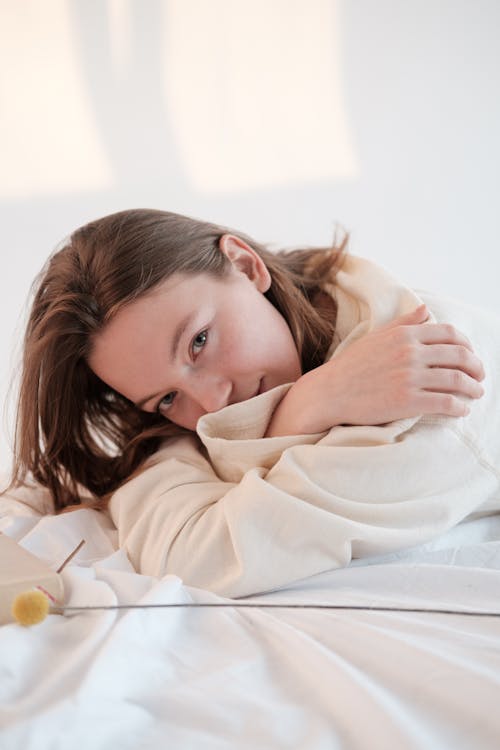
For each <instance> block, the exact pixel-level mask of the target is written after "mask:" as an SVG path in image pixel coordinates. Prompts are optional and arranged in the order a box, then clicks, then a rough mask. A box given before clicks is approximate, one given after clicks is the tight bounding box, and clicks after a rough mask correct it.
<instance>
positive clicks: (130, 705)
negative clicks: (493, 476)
mask: <svg viewBox="0 0 500 750" xmlns="http://www.w3.org/2000/svg"><path fill="white" fill-rule="evenodd" d="M7 505H8V507H7ZM0 507H1V500H0ZM3 511H4V512H3V514H2V520H1V521H0V530H1V531H3V532H4V533H5V534H7V535H9V536H11V537H12V538H13V539H16V540H18V542H19V543H20V544H21V545H22V546H23V547H24V548H25V549H27V550H29V551H31V552H32V553H33V554H35V555H37V556H38V557H39V558H40V559H42V560H45V561H47V562H49V564H50V565H51V566H52V567H53V568H54V569H55V568H56V567H58V566H59V565H60V563H61V561H62V560H63V559H65V557H66V556H67V555H68V553H69V552H70V551H71V550H72V549H74V548H75V547H76V546H77V544H78V542H79V541H80V540H81V539H85V544H84V545H83V546H82V547H81V549H80V550H79V552H78V554H77V555H76V556H75V557H74V558H73V559H72V560H71V562H70V563H69V564H68V565H67V566H66V567H65V568H64V570H63V571H62V573H61V575H62V576H63V582H64V588H65V592H66V593H65V596H66V603H67V604H68V605H73V606H88V605H94V606H97V605H100V606H104V607H105V606H108V607H109V606H114V605H117V604H121V605H123V604H136V605H137V604H140V605H146V604H147V605H158V604H169V603H170V604H171V603H197V602H199V603H212V604H231V600H228V599H223V598H221V597H219V596H216V595H215V594H213V593H210V592H209V591H203V590H200V589H195V588H192V587H189V586H186V585H184V584H183V582H182V580H181V579H180V578H178V577H177V576H175V575H167V576H165V577H163V578H161V579H157V578H153V577H150V576H145V575H139V574H138V573H136V572H135V571H134V569H133V568H132V566H131V564H130V562H129V560H128V558H127V556H126V553H125V552H124V551H123V550H120V549H118V548H117V536H116V531H115V529H114V528H113V526H112V524H111V522H110V520H109V518H108V517H107V516H106V515H105V514H102V513H98V512H97V511H94V510H88V509H82V510H78V511H75V512H72V513H66V514H63V515H59V516H40V515H39V514H37V513H35V512H33V511H30V510H29V509H28V508H27V506H26V505H24V504H23V503H22V502H19V503H18V504H16V503H15V502H14V501H9V502H8V503H7V504H5V503H4V506H3ZM499 592H500V516H499V515H485V516H480V517H473V518H470V519H468V520H467V521H465V522H463V523H461V524H459V525H458V526H457V527H455V528H454V529H452V530H451V531H449V532H448V533H447V534H445V535H444V536H441V537H440V538H439V539H437V540H435V541H433V542H432V543H427V544H425V545H422V546H420V547H414V548H412V549H409V550H407V551H404V552H400V553H397V554H391V555H387V556H384V557H377V558H369V559H365V560H363V561H359V560H358V561H354V562H353V563H352V564H351V565H350V566H349V567H348V568H345V569H339V570H332V571H326V572H324V573H321V574H320V575H316V576H314V577H311V578H309V579H306V580H303V581H299V582H297V583H295V584H293V585H292V586H290V587H288V588H287V589H284V590H278V591H272V592H266V593H262V594H260V595H258V596H254V597H252V598H250V599H245V600H238V601H236V600H233V603H237V604H245V603H246V604H248V603H260V604H273V605H290V604H293V605H307V606H306V607H303V608H299V607H297V606H294V607H287V606H282V607H276V606H275V607H251V608H243V607H203V608H192V607H176V608H168V607H151V606H150V607H141V608H131V609H126V608H125V609H95V610H86V611H80V612H72V613H67V614H66V615H64V616H63V615H61V614H50V615H49V616H48V617H47V618H46V619H45V620H44V621H43V622H42V623H41V624H39V625H35V626H32V627H30V628H25V627H22V626H21V625H18V624H7V625H3V626H2V627H0V654H1V664H0V670H1V680H0V727H1V733H0V747H1V748H2V750H14V749H16V750H17V748H23V750H42V749H43V750H49V748H50V750H57V749H58V748H67V747H69V746H72V747H77V748H82V749H87V748H90V749H91V750H101V749H103V750H104V749H107V748H111V747H119V748H120V749H121V750H125V749H126V748H134V750H136V749H137V748H165V747H172V748H176V750H191V749H193V750H212V749H213V750H221V749H222V748H232V749H234V748H235V749H238V750H239V749H240V748H241V750H243V749H245V750H246V749H247V748H248V750H250V749H252V750H255V749H256V748H259V749H261V750H265V749H267V748H273V749H274V748H307V750H333V749H334V748H335V749H336V748H339V750H340V749H342V750H358V749H360V750H361V749H362V750H365V748H366V749H369V750H377V749H378V748H380V749H382V748H383V749H384V750H387V749H388V748H391V749H392V748H395V749H399V748H401V749H402V750H403V749H404V750H406V749H408V750H410V749H411V750H416V749H417V748H418V749H419V750H420V749H422V750H434V749H436V750H437V749H439V750H449V749H450V748H453V749H454V750H462V749H463V750H465V749H466V748H467V749H468V750H469V749H470V750H486V749H490V748H491V750H493V749H495V750H496V749H497V748H498V747H499V746H500V617H498V616H496V617H495V616H492V615H486V616H485V615H479V614H478V615H465V614H450V613H449V611H450V610H460V611H474V612H478V613H480V612H498V613H500V602H499ZM312 605H322V607H324V606H325V605H329V606H336V607H338V606H341V607H349V608H347V609H334V608H332V609H326V608H320V607H317V608H314V607H312ZM357 607H366V608H367V609H356V608H357ZM374 607H378V608H380V609H370V608H374ZM391 609H394V610H396V611H390V610H391ZM401 609H408V610H412V611H406V612H405V611H398V610H401ZM419 609H431V610H447V611H448V613H437V612H432V613H429V612H428V613H424V612H418V611H414V610H419Z"/></svg>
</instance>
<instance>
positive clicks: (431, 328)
mask: <svg viewBox="0 0 500 750" xmlns="http://www.w3.org/2000/svg"><path fill="white" fill-rule="evenodd" d="M416 333H417V335H418V339H419V341H420V343H421V344H455V345H456V346H465V347H466V348H467V349H469V350H470V351H473V347H472V344H471V342H470V341H469V339H468V338H467V336H464V334H463V333H461V332H460V331H459V330H457V329H456V328H455V326H452V325H450V324H449V323H429V325H425V326H419V327H418V332H416Z"/></svg>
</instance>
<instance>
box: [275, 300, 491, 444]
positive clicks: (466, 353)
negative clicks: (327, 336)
mask: <svg viewBox="0 0 500 750" xmlns="http://www.w3.org/2000/svg"><path fill="white" fill-rule="evenodd" d="M428 315H429V312H428V310H427V308H426V306H425V305H421V306H420V307H418V308H417V309H416V310H414V311H413V312H411V313H408V314H406V315H403V316H401V317H399V318H397V319H396V320H394V321H392V322H391V323H390V324H388V325H386V326H383V327H382V328H379V329H376V330H374V331H371V332H370V333H368V334H367V335H366V336H363V337H362V338H361V339H359V340H358V341H355V342H354V343H352V344H351V345H350V346H348V347H346V349H345V350H344V351H342V352H341V353H340V354H339V355H338V356H336V357H334V358H333V359H332V360H330V361H329V362H325V364H323V365H321V366H320V367H317V368H316V369H314V370H311V371H310V372H308V373H306V374H305V375H302V377H300V378H299V380H297V382H296V383H294V385H293V386H292V388H291V389H290V391H289V392H288V393H287V395H286V396H285V398H284V399H283V400H282V401H281V403H280V404H279V406H278V407H277V409H276V411H275V412H274V414H273V417H272V420H271V422H270V424H269V428H268V430H267V433H266V435H267V436H268V437H273V436H277V435H290V434H310V433H316V432H324V431H325V430H329V429H330V428H332V427H334V426H335V425H339V424H351V425H374V424H384V423H386V422H392V421H393V420H395V419H402V418H405V417H416V416H419V415H421V414H442V415H445V416H451V417H463V416H465V415H466V414H468V413H469V408H468V406H467V404H466V403H465V401H464V400H463V399H464V397H468V398H479V397H480V396H482V394H483V388H482V386H481V385H480V381H481V380H482V379H483V378H484V370H483V366H482V363H481V361H480V360H479V358H478V357H477V356H476V355H475V354H474V352H473V350H472V346H471V344H470V342H469V341H468V339H467V338H466V337H465V336H464V335H463V334H461V333H460V332H459V331H457V330H456V329H455V328H454V327H453V326H451V325H447V324H439V323H428V324H426V325H423V324H424V323H425V321H426V320H427V318H428Z"/></svg>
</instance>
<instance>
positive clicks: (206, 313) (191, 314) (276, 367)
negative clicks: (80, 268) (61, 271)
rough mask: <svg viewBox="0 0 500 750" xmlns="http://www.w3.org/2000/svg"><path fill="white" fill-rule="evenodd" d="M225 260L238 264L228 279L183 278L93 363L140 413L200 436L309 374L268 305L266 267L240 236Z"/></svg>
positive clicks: (98, 349) (152, 297) (154, 298)
mask: <svg viewBox="0 0 500 750" xmlns="http://www.w3.org/2000/svg"><path fill="white" fill-rule="evenodd" d="M221 251H222V252H224V253H225V254H226V255H227V257H228V258H229V260H230V261H231V267H230V272H229V274H228V275H227V276H225V277H223V278H214V277H212V276H210V275H208V274H197V275H187V274H181V273H178V274H174V275H173V276H171V277H170V278H169V279H167V280H166V281H165V282H164V283H163V284H161V285H160V286H158V287H157V288H156V289H154V290H153V291H152V292H151V293H150V294H148V295H145V296H142V297H140V298H139V299H137V300H136V301H134V302H132V303H131V304H129V305H127V306H125V307H123V308H122V309H121V310H119V311H118V312H117V313H116V315H115V316H114V317H113V319H112V320H111V321H110V322H109V323H108V324H107V326H106V327H105V328H104V329H103V330H102V331H101V332H100V333H98V334H97V335H96V336H95V338H94V341H93V349H92V351H91V354H90V357H89V362H88V363H89V366H90V368H91V369H92V370H93V371H94V372H95V373H96V375H98V376H99V377H100V378H101V380H103V381H104V382H105V383H107V384H108V385H109V386H110V387H111V388H113V389H114V390H116V391H118V392H119V393H121V394H122V395H123V396H125V397H126V398H128V399H130V400H131V401H133V402H134V403H135V404H136V405H137V406H138V408H140V409H143V410H144V411H148V412H155V411H158V412H159V413H160V414H162V415H164V416H165V417H167V418H168V419H169V420H171V421H172V422H174V423H175V424H178V425H180V426H182V427H186V428H188V429H190V430H195V429H196V423H197V421H198V419H199V418H200V417H201V416H203V415H204V414H206V413H207V412H213V411H217V410H219V409H221V408H223V407H224V406H227V405H228V404H233V403H236V402H239V401H244V400H246V399H249V398H253V396H256V395H257V394H259V393H263V392H264V391H267V390H269V389H270V388H274V387H275V386H277V385H281V384H283V383H290V382H293V381H295V380H297V378H298V377H300V374H301V369H300V358H299V355H298V352H297V349H296V346H295V343H294V341H293V338H292V335H291V332H290V329H289V328H288V325H287V323H286V321H285V319H284V318H283V316H282V315H281V314H280V313H279V312H278V311H277V310H276V308H275V307H274V306H273V305H272V304H271V303H270V302H269V301H268V300H267V299H266V297H264V292H265V291H266V290H267V289H268V288H269V285H270V277H269V273H268V271H267V268H266V266H265V265H264V263H263V262H262V260H261V259H260V257H259V256H258V255H257V254H256V253H255V252H254V251H253V250H252V249H251V248H250V247H249V246H248V245H246V244H245V243H244V242H243V241H242V240H240V239H239V238H236V237H233V236H232V235H225V236H224V237H223V238H222V239H221Z"/></svg>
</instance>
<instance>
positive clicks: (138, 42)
mask: <svg viewBox="0 0 500 750" xmlns="http://www.w3.org/2000/svg"><path fill="white" fill-rule="evenodd" d="M0 29H1V31H0V42H1V43H0V95H1V98H2V115H1V118H0V210H1V227H2V238H3V250H2V256H3V259H4V264H5V265H4V268H5V270H4V273H3V274H2V275H1V278H0V284H1V294H0V304H1V315H0V336H1V344H2V351H3V357H2V363H1V364H2V368H1V372H0V396H1V397H2V400H3V399H4V397H5V394H6V390H7V383H8V379H9V377H10V373H11V368H12V356H11V352H12V350H13V347H14V346H15V345H18V343H19V339H20V331H21V328H20V325H19V318H20V315H21V310H22V307H23V303H24V300H25V298H26V295H27V292H28V288H29V285H30V282H31V280H32V278H33V276H34V274H35V273H36V272H37V271H38V270H39V268H40V267H41V265H42V264H43V261H44V260H45V258H46V257H47V255H48V253H49V252H50V251H51V250H52V249H53V248H54V246H55V245H56V244H57V243H58V242H59V241H60V240H61V239H62V238H63V237H64V236H65V235H66V234H68V233H69V232H70V231H71V230H72V229H73V228H75V227H76V226H78V225H80V224H82V223H84V222H85V221H87V220H90V219H92V218H96V217H97V216H100V215H103V214H106V213H109V212H111V211H115V210H120V209H122V208H128V207H133V206H143V207H144V206H149V207H158V208H165V209H169V210H174V211H178V212H181V213H186V214H189V215H193V216H198V217H201V218H206V219H209V220H214V221H219V222H221V223H225V224H227V225H229V226H234V227H235V228H241V229H242V230H244V231H247V232H248V233H250V234H253V235H254V236H255V237H256V238H258V239H260V240H262V241H267V242H270V243H272V244H273V245H275V246H283V245H299V244H301V243H304V244H309V245H313V244H326V243H328V242H329V241H330V239H331V237H332V234H333V228H334V224H335V222H340V223H341V224H342V225H343V226H345V227H346V228H347V229H348V230H349V231H350V232H351V236H352V242H351V249H352V251H353V252H355V253H358V254H360V255H365V256H368V257H371V258H373V259H374V260H377V261H378V262H380V263H382V264H383V265H386V266H387V267H389V268H390V269H391V270H393V271H394V272H396V273H397V274H398V275H399V276H400V277H402V278H403V279H405V280H406V281H407V282H409V283H411V284H413V285H415V286H419V287H425V288H428V289H433V290H435V291H441V292H443V293H446V294H450V295H453V296H457V297H459V298H463V299H464V300H467V301H469V302H471V303H473V304H480V305H484V306H487V307H489V308H491V309H492V310H495V311H496V312H500V298H499V295H498V294H497V286H498V279H499V278H500V274H499V271H500V261H499V259H498V250H499V249H500V248H499V242H498V237H499V235H500V218H499V217H500V210H499V209H500V177H499V175H500V146H499V135H498V134H499V133H500V94H499V92H500V45H499V44H498V38H499V29H500V3H498V2H497V0H468V2H466V1H465V0H461V1H460V0H454V1H453V0H378V1H377V2H375V0H336V1H335V0H253V1H252V2H251V3H250V2H243V0H210V2H207V0H148V2H139V1H138V0H107V2H106V1H105V0H45V2H43V3H41V2H39V0H23V2H22V3H19V2H17V0H3V2H2V3H1V4H0ZM4 432H5V430H4ZM7 445H8V444H7V437H5V435H2V438H1V440H0V464H7V463H8V461H9V457H10V453H9V449H8V447H7Z"/></svg>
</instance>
